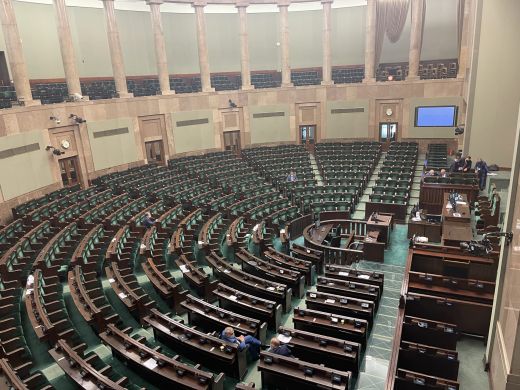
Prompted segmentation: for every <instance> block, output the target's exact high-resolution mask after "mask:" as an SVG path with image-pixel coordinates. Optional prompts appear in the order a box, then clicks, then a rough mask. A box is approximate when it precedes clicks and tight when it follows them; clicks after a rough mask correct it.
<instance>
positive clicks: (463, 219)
mask: <svg viewBox="0 0 520 390" xmlns="http://www.w3.org/2000/svg"><path fill="white" fill-rule="evenodd" d="M449 196H450V194H449V193H448V192H445V193H444V199H443V206H442V220H443V221H446V222H457V223H470V221H471V212H470V209H469V203H468V197H467V195H466V194H461V196H462V202H464V203H465V204H459V203H457V205H456V211H453V209H452V208H446V206H447V205H448V204H449V200H448V198H449ZM455 214H457V216H456V215H455Z"/></svg>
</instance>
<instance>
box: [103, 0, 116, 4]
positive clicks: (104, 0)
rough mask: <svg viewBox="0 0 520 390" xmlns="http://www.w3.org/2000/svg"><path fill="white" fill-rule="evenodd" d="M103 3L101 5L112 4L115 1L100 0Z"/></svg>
mask: <svg viewBox="0 0 520 390" xmlns="http://www.w3.org/2000/svg"><path fill="white" fill-rule="evenodd" d="M101 1H102V2H103V4H105V3H113V2H114V1H115V0H101Z"/></svg>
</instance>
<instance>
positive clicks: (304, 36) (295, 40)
mask: <svg viewBox="0 0 520 390" xmlns="http://www.w3.org/2000/svg"><path fill="white" fill-rule="evenodd" d="M322 19H323V13H322V11H321V10H320V11H299V12H289V61H290V62H291V68H311V67H320V66H322V65H323V58H322V57H323V55H322V53H323V51H322V29H323V27H322V26H323V23H322ZM359 35H360V34H358V36H359Z"/></svg>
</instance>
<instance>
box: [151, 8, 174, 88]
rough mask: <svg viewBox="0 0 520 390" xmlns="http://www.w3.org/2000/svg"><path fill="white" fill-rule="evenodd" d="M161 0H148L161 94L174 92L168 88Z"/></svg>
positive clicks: (168, 77)
mask: <svg viewBox="0 0 520 390" xmlns="http://www.w3.org/2000/svg"><path fill="white" fill-rule="evenodd" d="M162 3H163V0H148V5H149V6H150V14H151V16H152V28H153V37H154V43H155V60H156V61H157V74H158V77H159V85H160V88H161V95H171V94H172V93H175V92H174V91H172V90H171V89H170V73H169V72H168V60H167V58H166V45H165V43H164V32H163V26H162V20H161V4H162Z"/></svg>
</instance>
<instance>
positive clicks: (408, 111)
mask: <svg viewBox="0 0 520 390" xmlns="http://www.w3.org/2000/svg"><path fill="white" fill-rule="evenodd" d="M452 105H454V106H458V107H459V111H458V118H457V123H462V122H463V120H464V119H463V118H464V116H463V112H462V111H463V107H462V97H460V96H459V97H456V96H455V97H442V98H410V99H407V100H406V101H405V102H404V105H403V111H404V115H403V118H405V120H408V123H407V126H408V128H407V129H406V130H407V131H406V132H405V133H404V134H403V137H405V138H454V134H455V133H454V127H415V109H416V107H418V106H452Z"/></svg>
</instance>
